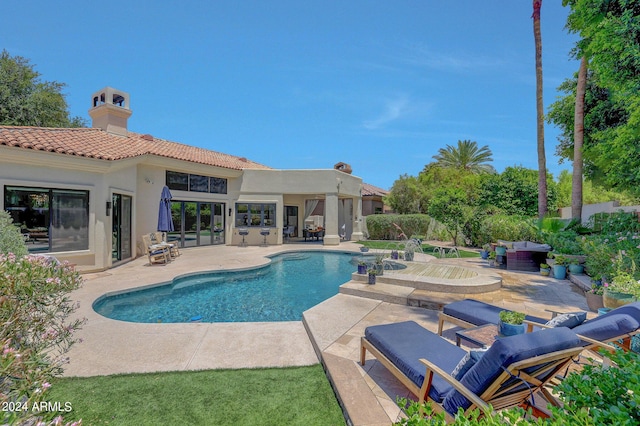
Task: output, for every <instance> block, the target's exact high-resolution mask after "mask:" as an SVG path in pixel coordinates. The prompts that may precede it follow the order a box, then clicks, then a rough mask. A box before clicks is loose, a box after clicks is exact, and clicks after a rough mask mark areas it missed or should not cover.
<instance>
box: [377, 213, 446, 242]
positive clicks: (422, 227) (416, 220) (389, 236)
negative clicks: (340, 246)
mask: <svg viewBox="0 0 640 426" xmlns="http://www.w3.org/2000/svg"><path fill="white" fill-rule="evenodd" d="M365 224H366V229H367V231H368V233H369V235H368V238H369V239H371V240H402V239H408V238H411V237H413V236H420V237H422V239H428V240H431V239H437V238H434V236H435V235H437V233H438V228H442V225H439V224H438V223H437V222H436V221H435V220H434V219H433V218H431V217H430V216H427V215H426V214H376V215H369V216H366V218H365ZM394 224H395V225H398V226H399V227H400V229H402V231H403V232H404V233H405V236H402V235H400V233H401V231H400V230H399V229H398V228H397V227H396V226H395V225H394Z"/></svg>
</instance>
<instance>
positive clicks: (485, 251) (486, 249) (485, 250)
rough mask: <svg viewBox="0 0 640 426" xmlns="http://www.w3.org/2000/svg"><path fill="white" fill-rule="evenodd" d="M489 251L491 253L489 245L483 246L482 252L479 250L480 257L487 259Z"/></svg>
mask: <svg viewBox="0 0 640 426" xmlns="http://www.w3.org/2000/svg"><path fill="white" fill-rule="evenodd" d="M490 251H491V245H489V244H485V245H483V246H482V250H480V257H481V258H483V259H488V258H489V252H490Z"/></svg>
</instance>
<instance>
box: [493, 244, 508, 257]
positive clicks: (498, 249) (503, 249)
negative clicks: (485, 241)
mask: <svg viewBox="0 0 640 426" xmlns="http://www.w3.org/2000/svg"><path fill="white" fill-rule="evenodd" d="M506 254H507V248H506V247H501V246H497V247H496V256H504V255H506Z"/></svg>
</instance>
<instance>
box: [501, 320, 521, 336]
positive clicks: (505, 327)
mask: <svg viewBox="0 0 640 426" xmlns="http://www.w3.org/2000/svg"><path fill="white" fill-rule="evenodd" d="M498 334H499V335H500V336H515V335H516V334H524V324H509V323H506V322H502V321H498Z"/></svg>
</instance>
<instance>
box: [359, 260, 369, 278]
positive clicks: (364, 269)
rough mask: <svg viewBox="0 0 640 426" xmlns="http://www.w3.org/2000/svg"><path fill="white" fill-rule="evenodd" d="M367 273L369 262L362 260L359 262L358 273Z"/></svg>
mask: <svg viewBox="0 0 640 426" xmlns="http://www.w3.org/2000/svg"><path fill="white" fill-rule="evenodd" d="M366 273H367V262H365V261H364V260H361V261H359V262H358V274H360V275H364V274H366Z"/></svg>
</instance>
